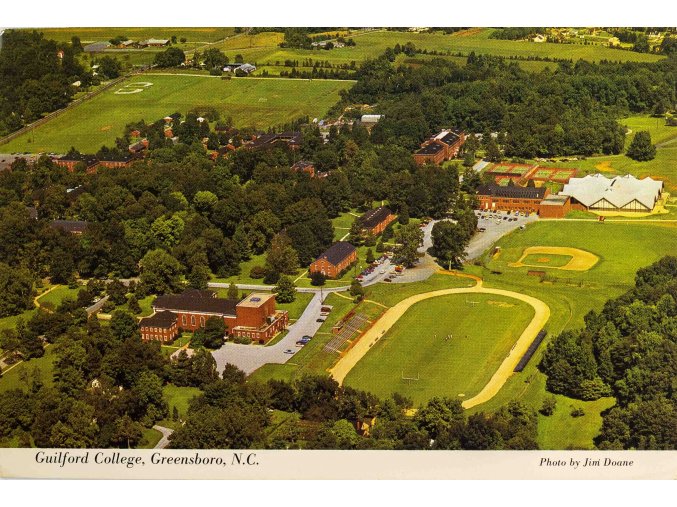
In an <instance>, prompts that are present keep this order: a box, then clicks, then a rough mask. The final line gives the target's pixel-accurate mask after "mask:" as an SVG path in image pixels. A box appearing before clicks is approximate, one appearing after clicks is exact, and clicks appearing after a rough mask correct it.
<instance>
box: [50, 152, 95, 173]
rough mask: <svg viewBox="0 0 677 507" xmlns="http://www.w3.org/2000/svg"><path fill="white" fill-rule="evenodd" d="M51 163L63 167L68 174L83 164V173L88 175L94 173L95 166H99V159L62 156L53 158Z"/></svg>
mask: <svg viewBox="0 0 677 507" xmlns="http://www.w3.org/2000/svg"><path fill="white" fill-rule="evenodd" d="M52 162H54V164H56V165H58V166H59V167H65V168H66V169H67V170H68V172H70V173H72V172H73V171H75V168H76V166H77V165H78V164H84V167H85V171H86V172H87V173H88V174H91V173H93V172H96V166H98V165H99V159H98V158H96V155H83V154H77V155H64V156H63V157H59V158H53V159H52Z"/></svg>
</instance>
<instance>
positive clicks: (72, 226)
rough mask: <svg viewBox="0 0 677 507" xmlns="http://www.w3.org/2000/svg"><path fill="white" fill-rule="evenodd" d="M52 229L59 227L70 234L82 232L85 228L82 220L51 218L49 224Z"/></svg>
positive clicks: (85, 223) (85, 225) (85, 224)
mask: <svg viewBox="0 0 677 507" xmlns="http://www.w3.org/2000/svg"><path fill="white" fill-rule="evenodd" d="M49 225H50V226H51V227H52V228H53V229H59V230H61V231H64V232H70V233H71V234H82V233H83V232H85V231H86V230H87V222H85V221H84V220H52V221H51V222H50V224H49Z"/></svg>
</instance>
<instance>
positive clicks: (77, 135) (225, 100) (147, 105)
mask: <svg viewBox="0 0 677 507" xmlns="http://www.w3.org/2000/svg"><path fill="white" fill-rule="evenodd" d="M144 82H145V83H148V82H151V83H153V85H152V86H149V87H146V88H143V89H142V90H143V91H142V92H139V93H133V94H126V95H120V94H116V91H118V90H120V89H121V88H122V87H114V88H112V89H109V90H106V91H105V92H104V93H102V94H101V95H98V96H97V97H95V98H93V99H91V100H89V101H86V102H84V103H82V104H80V105H78V106H76V107H74V108H73V109H70V110H68V111H67V112H65V113H63V114H62V115H60V116H58V117H56V118H54V119H53V120H51V121H49V122H47V123H45V124H44V125H41V126H40V127H38V128H37V129H35V130H34V131H32V132H30V133H27V134H25V135H23V136H20V137H18V138H17V139H14V140H13V141H11V142H10V143H8V144H6V145H4V146H3V148H2V149H3V150H4V151H6V152H8V153H11V152H15V151H30V152H34V153H36V152H61V153H65V152H66V151H68V149H69V148H70V147H71V146H75V147H76V148H77V149H79V150H80V151H82V152H94V151H96V150H98V149H99V148H100V147H101V146H102V145H104V144H107V145H109V146H112V145H113V144H114V141H115V138H116V137H118V136H120V135H122V133H123V130H124V126H125V125H126V124H127V123H129V122H131V121H138V120H141V119H144V120H146V121H155V120H157V119H159V118H162V117H164V116H166V115H167V114H170V113H173V112H175V111H179V112H181V113H183V114H185V113H186V112H187V111H188V110H189V109H191V108H193V107H195V106H199V105H204V104H209V105H210V106H214V107H216V108H217V109H218V110H219V111H220V112H221V114H222V115H224V116H231V117H232V118H233V120H234V122H235V125H236V126H239V127H243V126H256V127H257V128H267V127H270V126H273V125H277V124H281V123H285V122H287V121H290V120H292V119H294V118H297V117H299V116H304V115H309V116H310V117H311V118H312V117H318V116H319V117H321V116H322V115H323V114H324V113H326V111H327V110H328V109H329V108H330V107H331V106H332V105H334V104H335V103H336V101H337V100H338V98H339V95H338V94H339V90H342V89H346V88H348V87H349V86H350V85H351V83H350V82H336V81H322V80H316V81H305V80H266V79H254V78H242V79H231V80H221V79H219V78H213V77H210V76H205V77H203V76H200V77H195V76H167V75H159V74H149V75H143V76H137V77H133V78H131V79H129V80H128V81H127V82H126V83H125V85H127V89H134V86H133V85H134V84H135V83H144ZM139 89H141V88H139Z"/></svg>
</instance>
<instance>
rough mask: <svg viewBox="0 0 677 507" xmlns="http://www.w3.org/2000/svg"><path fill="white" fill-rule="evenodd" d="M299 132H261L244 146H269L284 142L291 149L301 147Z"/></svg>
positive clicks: (260, 147)
mask: <svg viewBox="0 0 677 507" xmlns="http://www.w3.org/2000/svg"><path fill="white" fill-rule="evenodd" d="M301 139H302V136H301V132H293V131H286V132H280V133H279V134H275V133H273V134H262V135H260V136H258V137H257V138H256V139H254V140H253V141H251V142H250V143H247V144H245V146H246V147H247V148H249V149H251V150H259V149H262V148H270V147H273V146H274V145H276V144H286V145H287V146H288V147H289V148H290V149H292V150H298V149H299V148H300V147H301Z"/></svg>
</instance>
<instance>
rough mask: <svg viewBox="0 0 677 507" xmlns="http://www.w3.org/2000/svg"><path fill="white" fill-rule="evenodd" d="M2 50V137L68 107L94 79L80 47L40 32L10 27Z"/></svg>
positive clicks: (5, 35) (0, 99)
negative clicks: (78, 88) (82, 60)
mask: <svg viewBox="0 0 677 507" xmlns="http://www.w3.org/2000/svg"><path fill="white" fill-rule="evenodd" d="M2 46H3V47H2V51H1V52H0V136H4V135H6V134H8V133H10V132H12V131H14V130H17V129H19V128H21V127H22V126H23V125H25V124H27V123H31V122H33V121H35V120H37V119H39V118H40V117H41V116H42V115H43V114H44V113H49V112H52V111H55V110H56V109H60V108H62V107H64V106H66V105H67V104H68V103H69V102H70V101H71V99H72V98H73V95H74V93H75V90H76V89H75V87H74V86H72V83H74V82H76V81H80V83H81V84H80V86H81V88H86V87H87V86H89V85H90V84H91V82H92V75H91V72H89V71H85V69H84V68H83V67H82V65H80V63H78V61H77V58H76V49H75V48H73V47H72V46H71V45H70V44H67V43H57V42H55V41H53V40H47V39H45V38H44V37H43V35H42V34H41V33H39V32H36V31H27V30H7V31H5V33H4V34H3V36H2Z"/></svg>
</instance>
